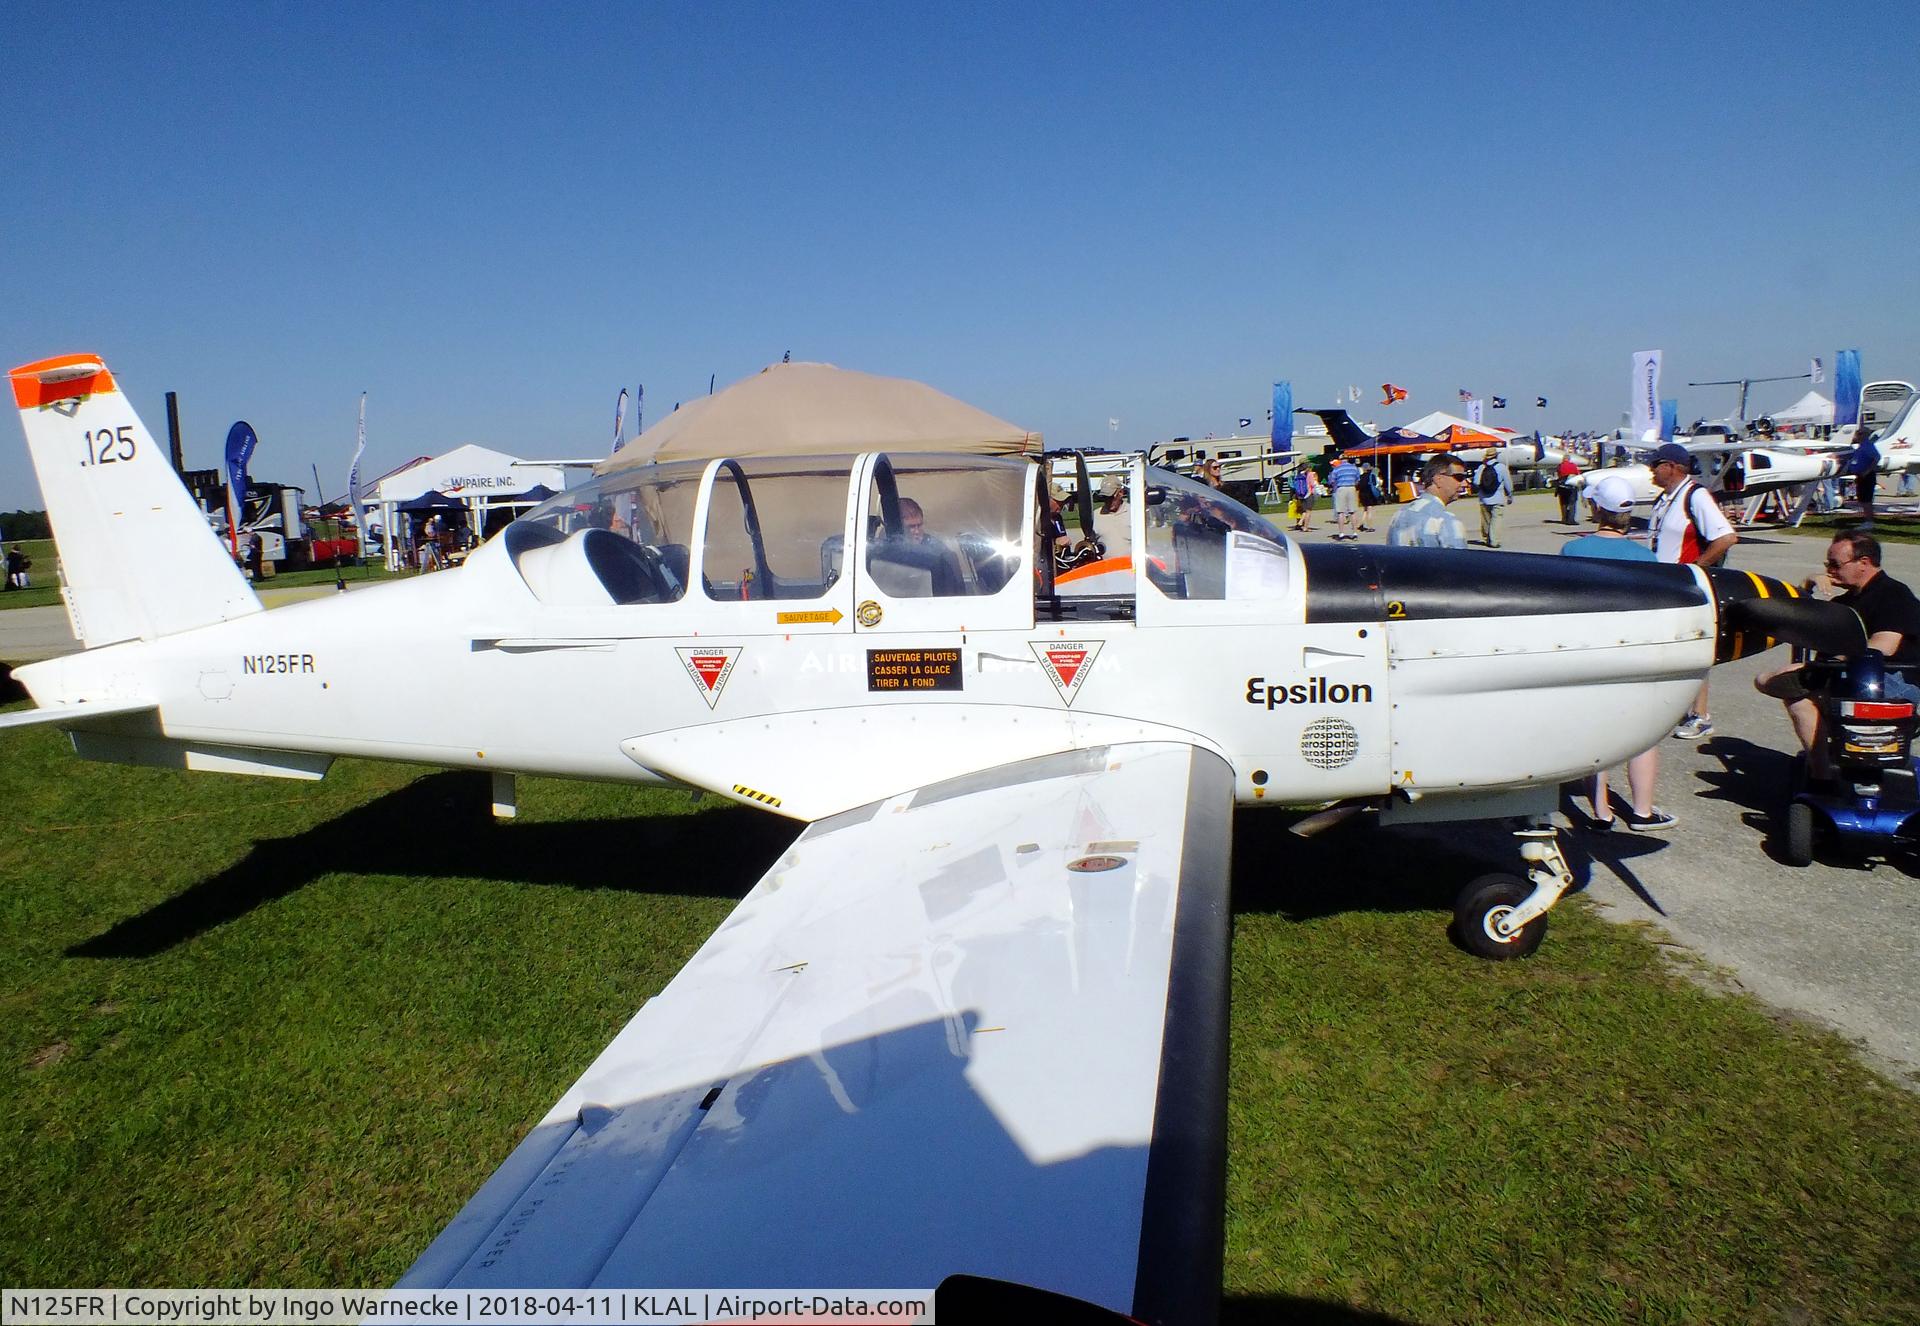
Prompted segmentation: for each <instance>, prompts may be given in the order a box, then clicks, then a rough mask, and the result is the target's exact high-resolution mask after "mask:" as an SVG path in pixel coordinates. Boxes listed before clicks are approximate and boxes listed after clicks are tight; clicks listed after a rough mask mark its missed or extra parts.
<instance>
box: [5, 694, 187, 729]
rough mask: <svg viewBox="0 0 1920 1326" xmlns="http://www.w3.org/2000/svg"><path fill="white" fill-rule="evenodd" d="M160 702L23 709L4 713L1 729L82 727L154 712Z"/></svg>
mask: <svg viewBox="0 0 1920 1326" xmlns="http://www.w3.org/2000/svg"><path fill="white" fill-rule="evenodd" d="M159 707H160V706H159V705H157V704H154V703H152V702H151V701H148V700H106V701H101V702H99V703H95V704H61V705H53V706H51V707H50V708H46V709H22V710H21V711H20V712H18V713H14V714H0V729H4V728H10V727H42V726H45V725H47V724H52V725H53V726H55V727H82V726H85V725H86V724H88V723H93V722H97V721H99V720H100V719H103V718H124V717H125V716H126V715H128V714H150V713H153V712H154V711H156V710H157V709H159Z"/></svg>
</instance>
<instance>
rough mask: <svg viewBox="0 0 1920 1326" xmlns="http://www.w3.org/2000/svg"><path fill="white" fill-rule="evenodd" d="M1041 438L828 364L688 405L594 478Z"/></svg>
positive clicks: (759, 379) (940, 396)
mask: <svg viewBox="0 0 1920 1326" xmlns="http://www.w3.org/2000/svg"><path fill="white" fill-rule="evenodd" d="M1039 449H1040V435H1039V434H1038V433H1029V432H1028V431H1027V430H1026V429H1024V428H1020V427H1017V426H1015V425H1013V424H1010V423H1008V422H1007V421H1006V420H1004V419H996V418H994V417H993V416H992V415H990V414H988V413H987V412H986V411H985V410H980V409H976V408H974V407H973V406H971V405H968V404H967V403H966V402H964V401H958V400H955V399H954V398H953V397H951V396H948V395H946V394H945V393H943V392H939V391H935V390H934V389H933V388H932V387H929V386H927V385H926V384H925V383H922V382H913V381H909V380H908V379H906V378H883V377H877V376H875V375H874V374H871V373H855V372H852V371H851V370H848V369H844V368H835V367H834V366H833V365H831V364H770V365H768V366H767V367H766V368H763V369H761V370H760V371H759V372H758V373H756V374H754V375H753V376H752V377H750V378H743V379H741V380H740V381H739V382H736V383H734V384H733V385H732V386H730V387H728V388H727V389H726V390H724V391H721V392H719V393H717V394H715V395H712V396H704V397H701V398H700V399H699V400H695V401H692V402H689V403H688V404H686V405H683V406H681V407H680V408H679V409H678V410H675V411H674V412H673V413H672V414H670V415H668V416H667V417H666V418H665V419H662V420H661V421H660V422H659V423H657V424H655V425H654V426H653V427H652V428H649V429H647V431H646V432H644V433H642V434H640V436H639V437H636V438H635V439H634V440H633V441H631V442H629V443H628V444H627V445H626V446H625V447H624V448H623V449H622V450H620V451H619V452H618V453H617V454H615V455H613V456H611V457H609V458H608V459H606V460H605V461H602V462H601V463H600V465H599V466H598V467H597V471H596V472H597V473H600V474H607V473H611V472H614V471H617V470H626V469H632V468H634V467H636V466H640V465H651V464H653V463H654V462H656V461H670V460H696V459H699V460H711V459H713V458H714V457H718V456H769V455H774V456H806V455H831V454H835V453H841V452H849V451H964V452H971V453H974V454H980V455H1000V456H1004V455H1013V454H1016V453H1019V452H1037V451H1038V450H1039Z"/></svg>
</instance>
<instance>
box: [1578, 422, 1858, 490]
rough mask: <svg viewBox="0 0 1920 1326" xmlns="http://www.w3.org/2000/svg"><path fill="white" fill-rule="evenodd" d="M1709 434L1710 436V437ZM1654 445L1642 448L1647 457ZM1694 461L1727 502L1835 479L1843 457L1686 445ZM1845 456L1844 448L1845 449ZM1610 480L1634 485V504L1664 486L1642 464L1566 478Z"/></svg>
mask: <svg viewBox="0 0 1920 1326" xmlns="http://www.w3.org/2000/svg"><path fill="white" fill-rule="evenodd" d="M1709 436H1710V435H1709ZM1652 445H1653V444H1643V445H1642V447H1641V448H1639V449H1640V450H1641V451H1642V452H1643V454H1644V452H1645V451H1649V450H1651V449H1652ZM1680 445H1681V446H1684V447H1686V448H1687V450H1688V452H1689V453H1691V454H1692V456H1693V458H1694V470H1695V477H1696V479H1697V480H1698V482H1699V483H1700V484H1701V486H1702V487H1704V488H1706V490H1707V491H1708V492H1710V493H1712V494H1714V496H1716V497H1718V498H1720V499H1722V500H1723V501H1734V500H1736V499H1746V498H1754V497H1759V496H1760V495H1762V494H1763V493H1770V492H1773V491H1774V490H1775V489H1779V488H1796V487H1798V486H1800V485H1801V484H1807V483H1818V482H1819V481H1820V480H1822V479H1831V478H1833V477H1834V476H1835V475H1837V474H1838V473H1839V472H1840V465H1841V463H1842V461H1843V459H1844V456H1843V455H1841V454H1836V453H1835V452H1833V451H1832V450H1827V451H1813V450H1802V449H1796V448H1792V447H1780V446H1770V447H1767V446H1755V445H1752V444H1749V443H1742V442H1718V441H1714V442H1693V443H1689V442H1686V441H1682V442H1681V443H1680ZM1841 450H1842V452H1844V450H1845V449H1844V448H1842V449H1841ZM1609 476H1617V477H1619V478H1622V479H1625V480H1626V481H1627V482H1628V483H1629V484H1631V485H1633V490H1634V500H1635V501H1636V502H1642V503H1646V502H1653V501H1655V500H1657V499H1658V498H1659V496H1660V491H1661V490H1660V485H1659V484H1657V483H1655V482H1654V481H1653V469H1652V467H1651V466H1649V465H1647V464H1646V463H1645V462H1644V461H1633V462H1630V463H1628V464H1624V465H1609V466H1607V467H1606V468H1605V469H1595V470H1586V471H1583V472H1582V473H1580V474H1579V475H1576V476H1573V477H1572V478H1570V479H1569V480H1568V483H1569V485H1570V486H1572V487H1574V488H1582V487H1585V486H1587V485H1589V484H1594V483H1598V482H1599V481H1600V480H1601V479H1603V478H1607V477H1609Z"/></svg>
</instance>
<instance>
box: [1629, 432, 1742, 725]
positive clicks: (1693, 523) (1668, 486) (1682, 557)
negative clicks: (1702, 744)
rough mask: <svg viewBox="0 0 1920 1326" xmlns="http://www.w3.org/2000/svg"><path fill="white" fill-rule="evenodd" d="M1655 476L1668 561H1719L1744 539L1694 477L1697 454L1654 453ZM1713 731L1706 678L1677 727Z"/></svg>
mask: <svg viewBox="0 0 1920 1326" xmlns="http://www.w3.org/2000/svg"><path fill="white" fill-rule="evenodd" d="M1653 481H1654V482H1655V483H1656V484H1659V485H1660V490H1661V496H1660V497H1659V498H1658V499H1657V500H1656V501H1655V502H1654V504H1653V514H1652V515H1651V516H1650V517H1649V518H1648V523H1649V526H1650V527H1651V530H1652V539H1653V555H1654V556H1655V557H1657V558H1659V559H1660V560H1661V561H1663V562H1680V563H1689V562H1690V563H1693V564H1695V565H1698V566H1718V565H1719V564H1720V563H1721V562H1722V561H1724V560H1725V559H1726V555H1727V552H1728V550H1729V549H1731V548H1732V547H1733V545H1734V544H1736V543H1738V542H1740V536H1739V535H1738V534H1736V533H1734V532H1733V524H1732V522H1731V521H1729V520H1728V519H1727V518H1726V515H1725V514H1724V513H1722V511H1721V510H1720V504H1719V503H1718V502H1716V501H1714V500H1713V494H1712V493H1709V492H1708V491H1707V490H1706V489H1704V488H1702V487H1701V486H1700V485H1699V484H1697V483H1695V482H1694V481H1693V456H1692V455H1691V454H1690V453H1689V452H1688V451H1687V449H1686V448H1685V447H1683V446H1681V445H1680V444H1679V443H1677V442H1668V443H1666V444H1665V445H1664V446H1662V447H1661V448H1660V449H1659V450H1658V451H1656V452H1654V453H1653ZM1712 733H1713V715H1712V714H1711V713H1709V712H1708V709H1707V683H1706V682H1704V681H1703V682H1701V683H1700V694H1699V695H1697V696H1695V697H1694V701H1693V711H1692V712H1691V713H1689V714H1688V715H1687V716H1686V717H1685V718H1683V719H1681V720H1680V722H1679V723H1678V724H1677V725H1676V726H1675V727H1674V729H1673V735H1674V736H1676V737H1678V738H1680V739H1681V740H1682V741H1698V740H1700V738H1702V737H1705V736H1711V735H1712Z"/></svg>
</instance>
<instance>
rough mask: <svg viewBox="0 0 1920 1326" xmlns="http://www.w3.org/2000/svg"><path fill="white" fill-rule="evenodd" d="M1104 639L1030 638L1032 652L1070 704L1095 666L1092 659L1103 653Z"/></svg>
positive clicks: (1049, 678) (1048, 678) (1054, 685)
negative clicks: (1101, 649)
mask: <svg viewBox="0 0 1920 1326" xmlns="http://www.w3.org/2000/svg"><path fill="white" fill-rule="evenodd" d="M1104 643H1106V642H1105V641H1102V640H1031V641H1028V645H1029V647H1031V648H1032V650H1033V656H1034V657H1035V658H1037V659H1039V660H1040V670H1041V671H1042V672H1044V673H1046V674H1047V680H1048V681H1051V682H1052V683H1053V689H1054V690H1056V691H1058V692H1060V698H1061V699H1062V700H1064V701H1066V702H1067V704H1068V705H1069V706H1071V705H1072V704H1073V697H1074V696H1076V695H1078V694H1079V693H1080V687H1081V685H1082V684H1083V683H1084V682H1085V681H1086V679H1087V673H1089V672H1091V671H1092V670H1093V660H1094V659H1096V658H1098V657H1099V656H1100V646H1101V645H1102V644H1104Z"/></svg>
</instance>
